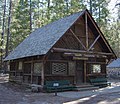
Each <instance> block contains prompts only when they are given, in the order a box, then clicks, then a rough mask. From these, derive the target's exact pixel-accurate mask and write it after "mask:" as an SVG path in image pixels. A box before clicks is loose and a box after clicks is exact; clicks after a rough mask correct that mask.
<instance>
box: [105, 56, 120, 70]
mask: <svg viewBox="0 0 120 104" xmlns="http://www.w3.org/2000/svg"><path fill="white" fill-rule="evenodd" d="M107 67H108V68H118V67H120V58H118V59H116V60H114V61H113V62H112V63H110V64H109V65H108V66H107Z"/></svg>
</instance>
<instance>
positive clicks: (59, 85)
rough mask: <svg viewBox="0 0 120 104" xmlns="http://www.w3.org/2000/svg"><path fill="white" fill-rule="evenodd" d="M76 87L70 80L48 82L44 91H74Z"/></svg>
mask: <svg viewBox="0 0 120 104" xmlns="http://www.w3.org/2000/svg"><path fill="white" fill-rule="evenodd" d="M73 89H74V86H73V85H71V84H70V81H69V80H58V81H46V82H45V85H44V90H45V91H47V92H56V91H57V92H60V91H69V90H73Z"/></svg>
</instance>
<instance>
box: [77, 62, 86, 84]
mask: <svg viewBox="0 0 120 104" xmlns="http://www.w3.org/2000/svg"><path fill="white" fill-rule="evenodd" d="M83 73H84V61H76V84H77V85H80V84H82V83H83V80H84V79H83V77H84V74H83Z"/></svg>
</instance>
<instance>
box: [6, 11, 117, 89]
mask: <svg viewBox="0 0 120 104" xmlns="http://www.w3.org/2000/svg"><path fill="white" fill-rule="evenodd" d="M113 59H116V55H115V53H114V51H113V50H112V48H111V47H110V45H109V43H108V42H107V40H106V39H105V36H104V35H103V33H102V32H101V30H100V28H99V27H98V25H97V23H96V22H95V20H94V19H93V17H92V16H91V14H90V13H89V11H88V10H84V11H81V12H78V13H75V14H72V15H70V16H67V17H64V18H62V19H59V20H57V21H55V22H52V23H50V24H48V25H46V26H43V27H41V28H38V29H36V30H35V31H34V32H32V33H31V34H30V35H29V36H28V37H27V38H26V39H25V40H24V41H23V42H22V43H20V44H19V45H18V46H17V47H16V48H15V49H14V50H13V51H12V52H11V53H10V54H9V55H8V56H7V57H6V58H5V61H7V62H9V67H10V71H9V80H10V81H15V82H19V83H22V84H37V85H41V86H42V87H43V86H44V85H45V82H46V81H56V80H57V81H59V80H69V81H70V84H72V85H75V86H77V85H79V86H80V85H84V84H86V83H90V81H89V79H90V78H99V77H104V78H105V77H106V65H107V64H108V63H109V62H110V61H111V60H113Z"/></svg>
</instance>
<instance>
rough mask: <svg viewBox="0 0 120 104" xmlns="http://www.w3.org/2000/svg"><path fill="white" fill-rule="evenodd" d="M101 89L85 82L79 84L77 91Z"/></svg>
mask: <svg viewBox="0 0 120 104" xmlns="http://www.w3.org/2000/svg"><path fill="white" fill-rule="evenodd" d="M96 89H99V87H96V86H93V85H90V84H84V85H77V86H76V91H85V90H96Z"/></svg>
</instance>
